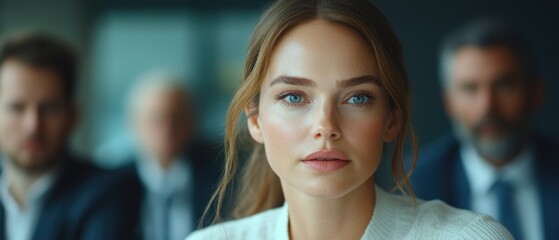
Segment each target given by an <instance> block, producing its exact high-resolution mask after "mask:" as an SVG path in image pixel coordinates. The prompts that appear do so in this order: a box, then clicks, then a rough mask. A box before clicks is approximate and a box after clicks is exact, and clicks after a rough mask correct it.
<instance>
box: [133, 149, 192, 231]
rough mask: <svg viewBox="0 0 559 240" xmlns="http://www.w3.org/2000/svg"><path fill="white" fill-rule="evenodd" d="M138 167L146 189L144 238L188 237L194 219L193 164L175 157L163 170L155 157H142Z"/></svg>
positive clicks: (143, 215) (143, 216)
mask: <svg viewBox="0 0 559 240" xmlns="http://www.w3.org/2000/svg"><path fill="white" fill-rule="evenodd" d="M137 167H138V169H137V170H138V175H139V176H140V180H141V181H142V183H143V185H144V188H145V195H144V199H143V202H142V213H141V216H142V220H141V221H142V223H141V226H142V234H143V237H144V239H150V240H179V239H184V237H185V236H186V235H188V234H189V233H190V232H191V231H192V230H193V229H192V226H193V222H194V216H193V213H194V212H193V207H192V199H193V198H192V197H191V196H192V188H193V185H192V180H191V178H192V169H191V167H190V165H189V164H188V163H187V161H185V160H184V159H175V161H173V163H172V164H171V166H169V168H168V169H167V170H163V169H162V168H161V167H160V166H159V164H157V163H156V162H155V160H149V159H144V158H139V161H138V162H137ZM165 238H167V239H165Z"/></svg>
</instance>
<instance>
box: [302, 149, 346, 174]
mask: <svg viewBox="0 0 559 240" xmlns="http://www.w3.org/2000/svg"><path fill="white" fill-rule="evenodd" d="M302 162H303V163H304V164H305V165H306V166H308V167H310V168H312V169H314V170H316V171H319V172H331V171H335V170H338V169H341V168H343V167H345V166H347V165H348V164H349V163H350V162H351V161H350V160H349V159H348V157H347V156H346V155H345V154H343V153H342V152H339V151H336V150H320V151H316V152H314V153H311V154H309V155H308V156H307V157H305V158H304V159H303V160H302Z"/></svg>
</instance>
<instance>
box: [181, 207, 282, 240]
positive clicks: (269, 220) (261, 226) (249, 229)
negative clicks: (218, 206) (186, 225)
mask: <svg viewBox="0 0 559 240" xmlns="http://www.w3.org/2000/svg"><path fill="white" fill-rule="evenodd" d="M281 210H282V208H281V207H280V208H274V209H270V210H267V211H264V212H261V213H258V214H255V215H252V216H250V217H246V218H241V219H237V220H231V221H227V222H224V223H220V224H216V225H212V226H209V227H207V228H204V229H200V230H197V231H194V232H193V233H192V234H190V235H189V236H188V237H187V238H186V240H199V239H230V240H235V239H272V238H273V235H274V231H275V227H276V223H277V220H278V217H279V216H280V213H281Z"/></svg>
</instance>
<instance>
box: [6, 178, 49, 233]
mask: <svg viewBox="0 0 559 240" xmlns="http://www.w3.org/2000/svg"><path fill="white" fill-rule="evenodd" d="M6 175H7V174H6V173H3V174H2V177H1V179H0V200H1V201H2V204H3V205H4V209H5V224H6V225H5V226H0V227H4V229H6V237H7V239H10V240H31V239H32V238H33V234H34V232H35V227H36V225H37V221H38V220H39V216H40V213H41V209H42V206H43V203H44V202H45V200H46V199H45V198H46V195H47V193H48V192H49V190H50V189H51V188H52V186H53V185H54V182H55V180H56V177H57V176H58V169H53V170H51V171H49V172H47V173H46V174H44V175H42V176H41V177H39V178H38V179H37V180H36V181H35V182H34V183H33V184H32V185H31V187H30V188H29V192H28V193H27V199H25V203H24V207H23V208H22V207H21V206H20V205H19V204H18V202H17V201H16V199H15V198H14V197H13V195H12V193H11V191H10V184H11V183H10V180H9V179H8V177H7V176H6Z"/></svg>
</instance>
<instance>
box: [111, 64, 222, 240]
mask: <svg viewBox="0 0 559 240" xmlns="http://www.w3.org/2000/svg"><path fill="white" fill-rule="evenodd" d="M193 106H194V105H193V103H192V98H191V95H190V93H189V92H188V91H187V90H186V88H185V87H184V86H183V81H182V80H181V79H179V78H178V77H175V76H172V75H170V74H166V73H163V72H154V73H151V74H147V75H146V76H144V77H142V78H141V79H139V81H138V83H137V84H136V85H135V86H134V87H133V89H132V93H131V96H130V103H129V113H130V126H132V128H133V130H134V135H135V139H136V140H137V152H136V153H135V157H134V159H133V160H132V162H133V163H132V164H131V165H130V166H126V167H124V168H123V169H122V170H121V171H122V174H123V175H124V176H127V177H126V178H127V179H129V180H132V182H133V184H130V186H132V187H133V188H135V189H137V190H136V191H135V193H134V194H130V195H129V202H136V203H137V206H136V213H135V214H137V215H138V218H137V219H138V222H137V224H136V229H137V233H136V234H137V238H139V239H145V240H148V239H149V240H179V239H180V240H182V239H184V238H185V237H186V236H187V235H188V234H189V233H190V232H191V231H193V230H195V229H196V226H197V224H198V221H199V220H200V218H201V216H202V214H203V212H204V209H205V207H206V204H207V203H208V201H209V199H210V197H211V194H212V193H213V191H214V189H215V187H216V185H217V181H218V180H219V169H218V168H217V167H215V165H214V164H215V161H216V159H217V156H218V153H219V150H218V148H217V147H208V146H206V145H204V144H203V143H200V140H199V139H194V137H193V136H194V130H195V127H194V126H195V115H194V109H193Z"/></svg>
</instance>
